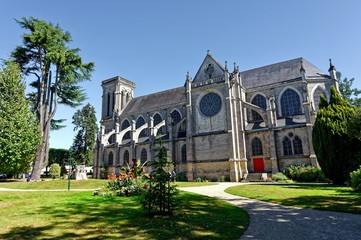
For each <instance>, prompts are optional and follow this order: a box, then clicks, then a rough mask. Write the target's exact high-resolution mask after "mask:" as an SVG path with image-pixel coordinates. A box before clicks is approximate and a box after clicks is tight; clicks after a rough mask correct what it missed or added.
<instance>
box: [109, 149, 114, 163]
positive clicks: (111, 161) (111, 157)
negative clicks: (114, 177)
mask: <svg viewBox="0 0 361 240" xmlns="http://www.w3.org/2000/svg"><path fill="white" fill-rule="evenodd" d="M113 165H114V159H113V153H112V152H110V153H109V155H108V166H113Z"/></svg>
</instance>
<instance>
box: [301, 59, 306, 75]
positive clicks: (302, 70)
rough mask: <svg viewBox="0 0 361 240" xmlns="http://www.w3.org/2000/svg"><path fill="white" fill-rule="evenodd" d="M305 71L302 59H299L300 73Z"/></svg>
mask: <svg viewBox="0 0 361 240" xmlns="http://www.w3.org/2000/svg"><path fill="white" fill-rule="evenodd" d="M305 72H306V70H305V68H304V67H303V60H302V59H301V68H300V73H301V74H302V73H305Z"/></svg>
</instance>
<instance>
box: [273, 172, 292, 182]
mask: <svg viewBox="0 0 361 240" xmlns="http://www.w3.org/2000/svg"><path fill="white" fill-rule="evenodd" d="M287 180H288V178H287V176H286V175H284V174H283V173H276V174H273V175H272V181H274V182H286V181H287Z"/></svg>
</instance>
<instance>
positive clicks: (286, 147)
mask: <svg viewBox="0 0 361 240" xmlns="http://www.w3.org/2000/svg"><path fill="white" fill-rule="evenodd" d="M282 145H283V154H284V155H285V156H289V155H292V145H291V140H290V139H289V138H288V137H284V138H283V141H282Z"/></svg>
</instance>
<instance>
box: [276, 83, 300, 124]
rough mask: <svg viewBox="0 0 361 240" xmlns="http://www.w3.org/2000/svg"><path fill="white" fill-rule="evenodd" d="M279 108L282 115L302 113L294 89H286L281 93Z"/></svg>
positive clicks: (298, 98)
mask: <svg viewBox="0 0 361 240" xmlns="http://www.w3.org/2000/svg"><path fill="white" fill-rule="evenodd" d="M281 108H282V116H284V117H286V116H294V115H300V114H302V111H301V101H300V97H299V96H298V94H297V93H296V92H295V91H294V90H292V89H287V90H286V91H285V92H284V93H283V94H282V97H281Z"/></svg>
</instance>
